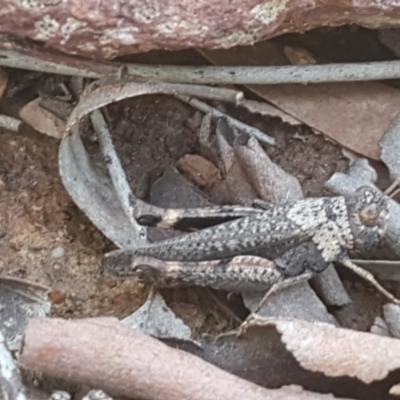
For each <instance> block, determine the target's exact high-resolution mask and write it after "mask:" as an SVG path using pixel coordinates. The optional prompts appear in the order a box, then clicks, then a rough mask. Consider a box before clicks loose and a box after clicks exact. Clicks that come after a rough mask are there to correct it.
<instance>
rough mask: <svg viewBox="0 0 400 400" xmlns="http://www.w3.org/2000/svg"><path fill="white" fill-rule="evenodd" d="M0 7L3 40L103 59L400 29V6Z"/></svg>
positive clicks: (190, 2) (300, 2)
mask: <svg viewBox="0 0 400 400" xmlns="http://www.w3.org/2000/svg"><path fill="white" fill-rule="evenodd" d="M0 5H1V7H0V27H1V28H0V33H7V34H14V35H17V36H19V37H24V38H30V39H33V40H35V41H38V42H42V43H45V44H46V45H47V46H49V47H52V48H54V49H58V50H61V51H63V52H66V53H69V54H78V55H81V56H86V57H90V58H96V59H113V58H115V57H118V56H122V55H124V54H132V53H139V52H146V51H149V50H155V49H163V50H177V49H185V48H191V47H197V48H207V49H216V48H230V47H233V46H235V45H250V44H253V43H255V42H257V41H260V40H263V39H266V38H269V37H272V36H276V35H280V34H282V33H285V32H294V31H306V30H309V29H312V28H315V27H319V26H339V25H343V24H348V23H354V24H359V25H362V26H366V27H369V28H387V27H398V26H399V25H400V18H399V17H400V3H399V2H398V1H390V0H386V1H385V0H381V1H376V0H346V1H341V2H338V1H337V0H324V1H322V0H195V1H194V0H184V1H176V0H163V1H160V0H109V1H102V2H99V1H95V0H87V1H80V0H72V1H61V2H60V1H54V0H46V1H37V0H33V1H28V0H25V1H19V2H12V1H4V0H3V1H0Z"/></svg>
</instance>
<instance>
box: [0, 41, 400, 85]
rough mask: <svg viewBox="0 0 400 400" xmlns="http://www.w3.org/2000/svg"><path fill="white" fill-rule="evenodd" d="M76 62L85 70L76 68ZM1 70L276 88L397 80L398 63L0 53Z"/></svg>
mask: <svg viewBox="0 0 400 400" xmlns="http://www.w3.org/2000/svg"><path fill="white" fill-rule="evenodd" d="M77 60H81V61H82V63H83V64H85V68H80V67H77V66H76V65H77ZM0 66H4V67H10V68H21V69H26V70H31V71H41V72H48V73H52V74H62V75H72V76H82V77H86V78H94V79H99V78H102V77H104V76H107V75H110V74H115V75H116V76H117V75H118V71H119V70H120V69H121V67H124V68H125V70H126V71H127V74H128V75H131V76H134V77H138V78H142V79H147V80H158V81H163V82H174V83H195V84H225V85H238V84H241V85H276V84H282V83H303V84H307V83H322V82H355V81H371V80H385V79H398V78H400V61H399V60H395V61H381V62H370V63H347V64H323V65H300V66H298V65H287V66H275V67H274V66H272V67H271V66H268V67H263V66H257V67H252V66H243V67H219V66H202V67H197V66H178V65H144V64H123V63H117V62H114V63H110V62H108V63H106V62H95V61H92V60H86V59H82V58H81V59H79V58H77V57H72V56H67V55H65V56H64V59H63V63H57V62H53V61H48V60H41V59H39V58H36V57H31V56H28V55H24V54H20V53H18V52H15V51H10V50H5V49H0Z"/></svg>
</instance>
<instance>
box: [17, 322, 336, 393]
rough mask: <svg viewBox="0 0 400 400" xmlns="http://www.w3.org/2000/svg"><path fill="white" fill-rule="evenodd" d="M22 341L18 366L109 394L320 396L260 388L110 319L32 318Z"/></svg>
mask: <svg viewBox="0 0 400 400" xmlns="http://www.w3.org/2000/svg"><path fill="white" fill-rule="evenodd" d="M24 343H25V345H24V347H23V350H22V353H21V355H20V362H21V364H22V365H23V366H25V367H27V368H32V369H35V370H37V371H41V372H43V373H46V374H50V375H53V376H68V377H69V378H70V379H71V380H73V381H77V382H80V383H82V384H88V385H90V386H92V387H96V388H99V389H101V390H104V391H105V392H106V393H107V394H109V395H111V396H124V397H129V398H141V399H151V400H158V399H159V400H169V399H171V400H172V399H173V400H175V399H181V400H195V399H198V400H207V399H210V400H211V399H212V400H216V399H230V400H235V399H238V400H239V399H240V400H242V399H246V398H251V399H252V400H261V399H262V400H273V399H282V398H285V399H288V400H289V399H293V400H294V399H304V400H305V399H313V398H314V399H317V398H321V397H315V396H316V395H314V394H312V393H309V392H305V391H304V392H297V393H296V392H292V393H290V390H289V391H288V390H287V389H286V390H284V391H283V390H280V389H278V390H269V389H264V388H262V387H261V386H257V385H255V384H253V383H251V382H248V381H245V380H243V379H241V378H238V377H235V376H234V375H231V374H229V373H227V372H225V371H223V370H221V369H219V368H217V367H215V366H213V365H211V364H208V363H206V362H204V361H203V360H201V359H200V358H197V357H195V356H192V355H190V354H187V353H185V352H184V351H181V350H176V349H173V348H171V347H169V346H167V345H165V344H163V343H161V342H159V341H158V340H156V339H153V338H151V337H149V336H147V335H144V334H142V333H140V332H136V331H134V330H131V329H128V328H126V327H124V326H123V325H122V324H121V323H120V322H119V321H118V320H117V319H115V318H98V319H92V320H62V319H57V318H54V319H36V320H35V319H34V320H31V322H30V323H29V326H28V328H27V330H26V334H25V341H24ZM122 355H123V356H122ZM327 398H329V396H328V397H327Z"/></svg>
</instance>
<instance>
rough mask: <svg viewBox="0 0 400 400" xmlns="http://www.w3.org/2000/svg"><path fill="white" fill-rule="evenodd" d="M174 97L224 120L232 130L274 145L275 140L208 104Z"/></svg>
mask: <svg viewBox="0 0 400 400" xmlns="http://www.w3.org/2000/svg"><path fill="white" fill-rule="evenodd" d="M175 97H176V98H178V99H179V100H182V101H184V102H185V103H188V104H190V105H191V106H192V107H195V108H197V109H198V110H200V111H203V112H205V113H210V114H211V116H213V117H217V118H225V119H226V120H227V121H228V123H229V124H230V125H232V126H233V127H234V128H236V129H238V130H240V131H242V132H245V133H247V134H248V135H250V136H254V137H255V138H256V139H258V140H259V141H260V142H263V143H267V144H270V145H275V139H274V138H272V137H271V136H269V135H267V134H265V133H264V132H262V131H260V130H259V129H257V128H254V127H253V126H250V125H247V124H245V123H243V122H240V121H238V120H237V119H235V118H232V117H230V116H229V115H227V114H224V113H223V112H221V111H219V110H217V109H216V108H213V107H211V106H209V105H208V104H206V103H204V102H202V101H200V100H197V99H194V98H191V97H188V96H181V95H177V96H175Z"/></svg>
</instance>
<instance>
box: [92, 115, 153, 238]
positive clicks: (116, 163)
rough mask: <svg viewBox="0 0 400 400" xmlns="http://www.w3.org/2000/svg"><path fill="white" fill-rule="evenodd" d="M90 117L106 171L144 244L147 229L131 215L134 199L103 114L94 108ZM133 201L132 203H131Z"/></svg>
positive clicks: (133, 227)
mask: <svg viewBox="0 0 400 400" xmlns="http://www.w3.org/2000/svg"><path fill="white" fill-rule="evenodd" d="M90 118H91V121H92V124H93V127H94V129H95V131H96V133H97V137H98V138H99V143H100V147H101V151H102V153H103V156H104V158H105V161H106V164H107V167H108V171H109V173H110V177H111V180H112V182H113V185H114V188H115V191H116V193H117V196H118V198H119V201H120V203H121V205H122V207H123V209H124V211H125V214H126V216H127V218H128V219H129V221H130V223H131V225H132V229H133V230H134V231H135V232H136V234H137V236H138V237H139V238H140V239H141V240H142V243H141V244H145V243H147V229H146V228H145V227H143V226H140V225H139V224H138V223H137V222H136V220H135V218H134V217H133V215H134V207H135V204H136V199H135V197H134V196H133V194H132V191H131V188H130V187H129V184H128V181H127V179H126V175H125V172H124V169H123V168H122V165H121V162H120V160H119V158H118V155H117V153H116V151H115V148H114V145H113V143H112V140H111V136H110V132H109V130H108V127H107V124H106V121H105V120H104V117H103V114H102V113H101V111H100V110H95V111H93V113H92V114H91V116H90ZM133 201H134V203H133V204H132V202H133Z"/></svg>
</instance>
